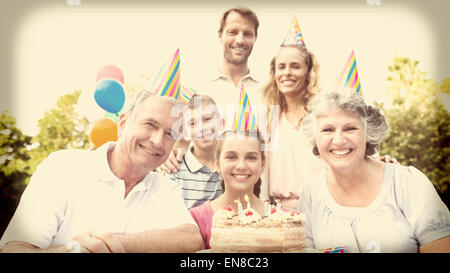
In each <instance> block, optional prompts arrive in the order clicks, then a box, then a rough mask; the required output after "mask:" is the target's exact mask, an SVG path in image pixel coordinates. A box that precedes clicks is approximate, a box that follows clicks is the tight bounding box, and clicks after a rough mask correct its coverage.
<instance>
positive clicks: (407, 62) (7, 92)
mask: <svg viewBox="0 0 450 273" xmlns="http://www.w3.org/2000/svg"><path fill="white" fill-rule="evenodd" d="M236 4H241V5H245V6H248V7H249V8H251V9H252V10H254V11H255V13H256V14H257V15H258V18H259V21H260V28H259V31H258V38H257V41H256V43H255V46H254V48H253V53H252V55H251V56H250V59H249V66H250V69H251V70H252V73H255V74H256V75H257V76H258V78H259V80H260V81H261V82H262V83H264V82H265V81H266V80H267V75H268V72H269V63H270V60H271V58H272V57H273V56H274V55H275V53H276V52H277V50H278V48H279V46H280V44H281V42H282V39H283V37H284V35H285V34H286V32H287V31H288V28H289V27H290V23H291V20H292V18H293V16H294V15H295V16H296V17H297V19H298V21H299V24H300V27H301V30H302V34H303V38H304V40H305V43H306V46H307V47H308V48H310V49H311V51H312V52H314V53H315V55H316V56H317V58H318V61H319V63H320V66H321V74H320V79H321V86H322V88H324V89H326V88H331V87H332V86H333V85H334V83H335V81H336V78H337V76H338V74H339V73H340V71H341V70H342V68H343V66H344V64H345V62H346V60H347V58H348V55H349V54H350V52H351V51H352V50H354V52H355V55H356V60H357V66H358V72H359V77H360V81H361V86H362V90H363V95H364V97H365V99H366V101H367V102H369V103H370V104H373V105H376V106H378V107H379V108H381V109H382V110H383V112H384V114H385V116H386V117H387V119H388V121H389V123H390V126H391V131H390V136H389V138H388V139H387V141H385V142H384V143H383V144H382V149H381V152H380V154H382V155H384V154H389V155H391V156H392V157H395V158H397V160H399V161H400V162H401V163H402V164H403V165H413V166H415V167H417V168H418V169H420V170H421V171H423V172H424V173H425V174H426V175H427V176H428V178H429V179H430V180H431V181H432V182H433V185H434V186H435V188H436V190H437V192H438V194H439V195H440V196H441V198H442V200H443V201H444V202H445V203H446V205H447V207H448V206H449V204H450V188H449V186H450V175H449V174H450V159H449V155H450V145H449V143H450V119H449V105H450V103H449V96H450V55H449V54H448V48H450V42H449V39H450V38H449V35H448V30H447V28H448V25H449V24H450V20H449V19H448V14H446V12H445V11H448V10H450V9H449V8H450V2H449V1H447V0H428V1H425V0H412V1H411V0H408V1H406V0H397V1H388V0H347V1H331V0H329V1H328V0H319V1H306V0H305V1H300V0H295V1H294V0H279V1H207V0H197V1H195V0H194V1H189V3H187V2H185V1H181V0H180V1H172V0H166V1H162V0H161V1H158V0H154V1H143V0H142V1H137V0H134V1H133V0H132V1H125V0H111V1H101V0H39V1H26V0H4V1H1V2H0V35H1V36H0V37H1V43H0V56H1V58H0V60H1V62H0V82H1V83H2V85H1V88H2V89H1V91H0V92H1V93H0V94H1V95H0V236H1V235H2V234H3V231H4V229H5V228H6V226H7V224H8V223H9V220H10V218H11V217H12V215H13V213H14V211H15V209H16V207H17V204H18V202H19V200H20V196H21V194H22V192H23V190H24V189H25V187H26V185H27V183H28V181H29V178H30V176H31V175H32V174H33V172H34V171H35V169H36V167H37V166H38V165H39V163H40V162H41V161H42V160H43V159H45V158H46V157H47V156H48V154H49V153H51V152H53V151H57V150H60V149H68V148H75V149H89V148H92V146H93V145H92V143H91V142H90V140H89V133H90V130H91V129H92V126H93V124H94V123H95V121H96V120H98V119H101V118H103V117H105V115H106V114H107V113H105V111H104V110H102V109H101V108H100V107H99V106H98V105H97V104H96V102H95V100H94V91H95V88H96V74H97V71H98V70H99V69H100V68H101V67H102V66H104V65H107V64H113V65H116V66H117V67H119V68H120V69H121V70H122V71H123V73H124V78H125V81H124V84H123V88H124V91H125V95H126V98H129V97H130V96H131V95H132V94H134V93H135V92H136V91H138V90H140V89H141V88H145V87H149V85H150V83H151V81H152V80H153V77H155V75H156V73H157V72H158V70H159V68H160V66H161V64H163V63H164V62H165V61H166V60H167V59H168V58H169V57H170V56H171V54H173V52H174V51H175V50H176V49H177V48H179V49H180V52H181V81H182V84H183V85H186V86H189V87H192V88H194V89H197V90H199V91H201V88H202V87H201V86H202V82H204V81H205V80H207V78H206V77H205V75H208V71H211V70H214V69H215V68H216V67H217V60H218V59H219V57H221V55H220V54H222V52H221V49H220V47H219V41H218V36H217V30H218V28H219V20H220V17H221V15H222V13H223V12H224V11H225V10H227V9H229V8H231V7H232V6H234V5H236ZM68 164H70V162H68Z"/></svg>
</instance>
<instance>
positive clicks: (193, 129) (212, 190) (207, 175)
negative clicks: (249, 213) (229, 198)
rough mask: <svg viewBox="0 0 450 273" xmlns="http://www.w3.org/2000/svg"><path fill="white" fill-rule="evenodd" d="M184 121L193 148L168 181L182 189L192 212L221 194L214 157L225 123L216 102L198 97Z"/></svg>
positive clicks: (193, 100) (190, 148) (196, 96)
mask: <svg viewBox="0 0 450 273" xmlns="http://www.w3.org/2000/svg"><path fill="white" fill-rule="evenodd" d="M184 117H185V127H184V128H186V129H187V134H188V135H189V136H190V139H191V145H190V147H189V148H188V150H187V152H186V154H185V155H184V156H183V159H182V161H181V162H180V163H179V164H180V170H179V171H178V172H175V173H172V174H170V175H169V178H170V179H171V180H172V181H175V182H177V183H178V185H179V186H180V187H181V189H182V192H183V198H184V202H185V204H186V207H187V208H188V209H191V208H193V207H196V206H199V205H201V204H204V203H207V202H208V201H211V200H213V199H216V198H217V197H219V196H220V195H221V194H222V187H221V184H220V183H221V181H222V177H221V175H220V173H219V172H218V171H217V170H216V165H215V154H216V147H217V136H218V134H219V132H220V130H221V126H223V120H222V119H221V118H220V114H219V111H218V108H217V105H216V103H215V102H214V100H213V99H212V98H210V97H208V96H205V95H199V94H195V95H194V96H193V97H192V98H191V100H190V102H189V104H188V110H187V112H186V113H185V116H184ZM186 117H187V118H186Z"/></svg>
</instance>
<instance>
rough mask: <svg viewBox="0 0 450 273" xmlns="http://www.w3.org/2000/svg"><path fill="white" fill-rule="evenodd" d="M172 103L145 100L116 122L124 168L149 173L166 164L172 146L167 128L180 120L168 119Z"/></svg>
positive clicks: (172, 140) (118, 144)
mask: <svg viewBox="0 0 450 273" xmlns="http://www.w3.org/2000/svg"><path fill="white" fill-rule="evenodd" d="M172 107H174V103H173V102H171V101H169V99H167V98H162V97H159V96H149V97H147V98H145V99H144V100H143V101H142V102H140V103H139V104H138V105H136V107H135V109H134V110H133V112H132V113H130V114H126V115H123V116H121V117H120V119H119V140H118V142H117V147H119V149H120V151H121V154H122V160H124V164H130V163H131V164H132V165H133V167H135V168H138V169H143V170H145V171H152V170H154V169H156V168H157V167H158V166H160V165H161V164H162V163H163V162H164V161H166V159H167V157H168V156H169V153H170V151H171V150H172V147H173V145H174V143H175V139H174V138H173V137H172V132H171V127H172V125H173V124H174V123H175V122H176V121H177V120H178V119H179V118H180V116H172V115H171V111H172Z"/></svg>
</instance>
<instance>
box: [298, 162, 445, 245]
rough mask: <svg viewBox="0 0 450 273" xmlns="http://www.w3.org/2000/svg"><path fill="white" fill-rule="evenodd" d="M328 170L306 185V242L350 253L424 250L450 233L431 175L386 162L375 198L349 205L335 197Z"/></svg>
mask: <svg viewBox="0 0 450 273" xmlns="http://www.w3.org/2000/svg"><path fill="white" fill-rule="evenodd" d="M325 173H326V172H325V171H323V172H321V173H319V174H317V175H316V176H315V177H314V179H311V180H309V182H308V183H307V184H305V185H304V189H303V194H302V195H301V197H300V201H299V210H300V211H301V212H304V213H306V219H307V220H306V244H307V247H309V248H316V249H323V248H330V247H338V246H347V250H348V252H418V250H419V247H420V246H422V245H426V244H428V243H430V242H433V241H435V240H437V239H441V238H443V237H446V236H449V235H450V213H449V210H448V208H447V207H446V205H445V204H444V203H443V202H442V200H441V199H440V198H439V195H438V194H437V192H436V190H435V189H434V187H433V184H432V183H431V182H430V180H429V179H428V178H427V177H426V176H425V175H424V174H423V173H422V172H421V171H419V170H418V169H416V168H414V167H412V166H409V167H405V166H401V165H397V164H385V168H384V177H383V182H382V186H381V188H380V191H379V193H378V195H377V197H376V198H375V200H374V201H373V202H372V203H371V204H370V205H369V206H367V207H364V208H359V207H344V206H341V205H339V204H338V203H337V202H336V201H335V200H334V199H333V197H332V196H331V194H330V192H329V190H328V185H327V180H326V176H325Z"/></svg>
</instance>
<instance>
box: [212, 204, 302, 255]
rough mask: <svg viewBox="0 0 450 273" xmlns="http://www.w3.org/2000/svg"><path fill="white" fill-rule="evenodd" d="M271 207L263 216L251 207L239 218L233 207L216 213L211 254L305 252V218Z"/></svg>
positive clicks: (294, 212) (295, 212)
mask: <svg viewBox="0 0 450 273" xmlns="http://www.w3.org/2000/svg"><path fill="white" fill-rule="evenodd" d="M269 208H270V209H269V211H268V212H267V210H266V215H267V216H264V217H261V215H260V214H258V212H257V211H256V210H254V209H252V208H247V209H245V210H243V211H242V212H241V213H240V215H236V214H235V213H234V211H233V209H232V208H231V207H230V206H226V207H225V208H223V209H221V210H219V211H217V212H216V213H215V214H214V217H213V224H212V228H211V239H210V245H211V252H305V228H304V223H305V218H304V215H303V214H301V213H299V212H297V211H287V210H283V209H281V208H279V207H278V208H277V207H274V206H272V207H269Z"/></svg>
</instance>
